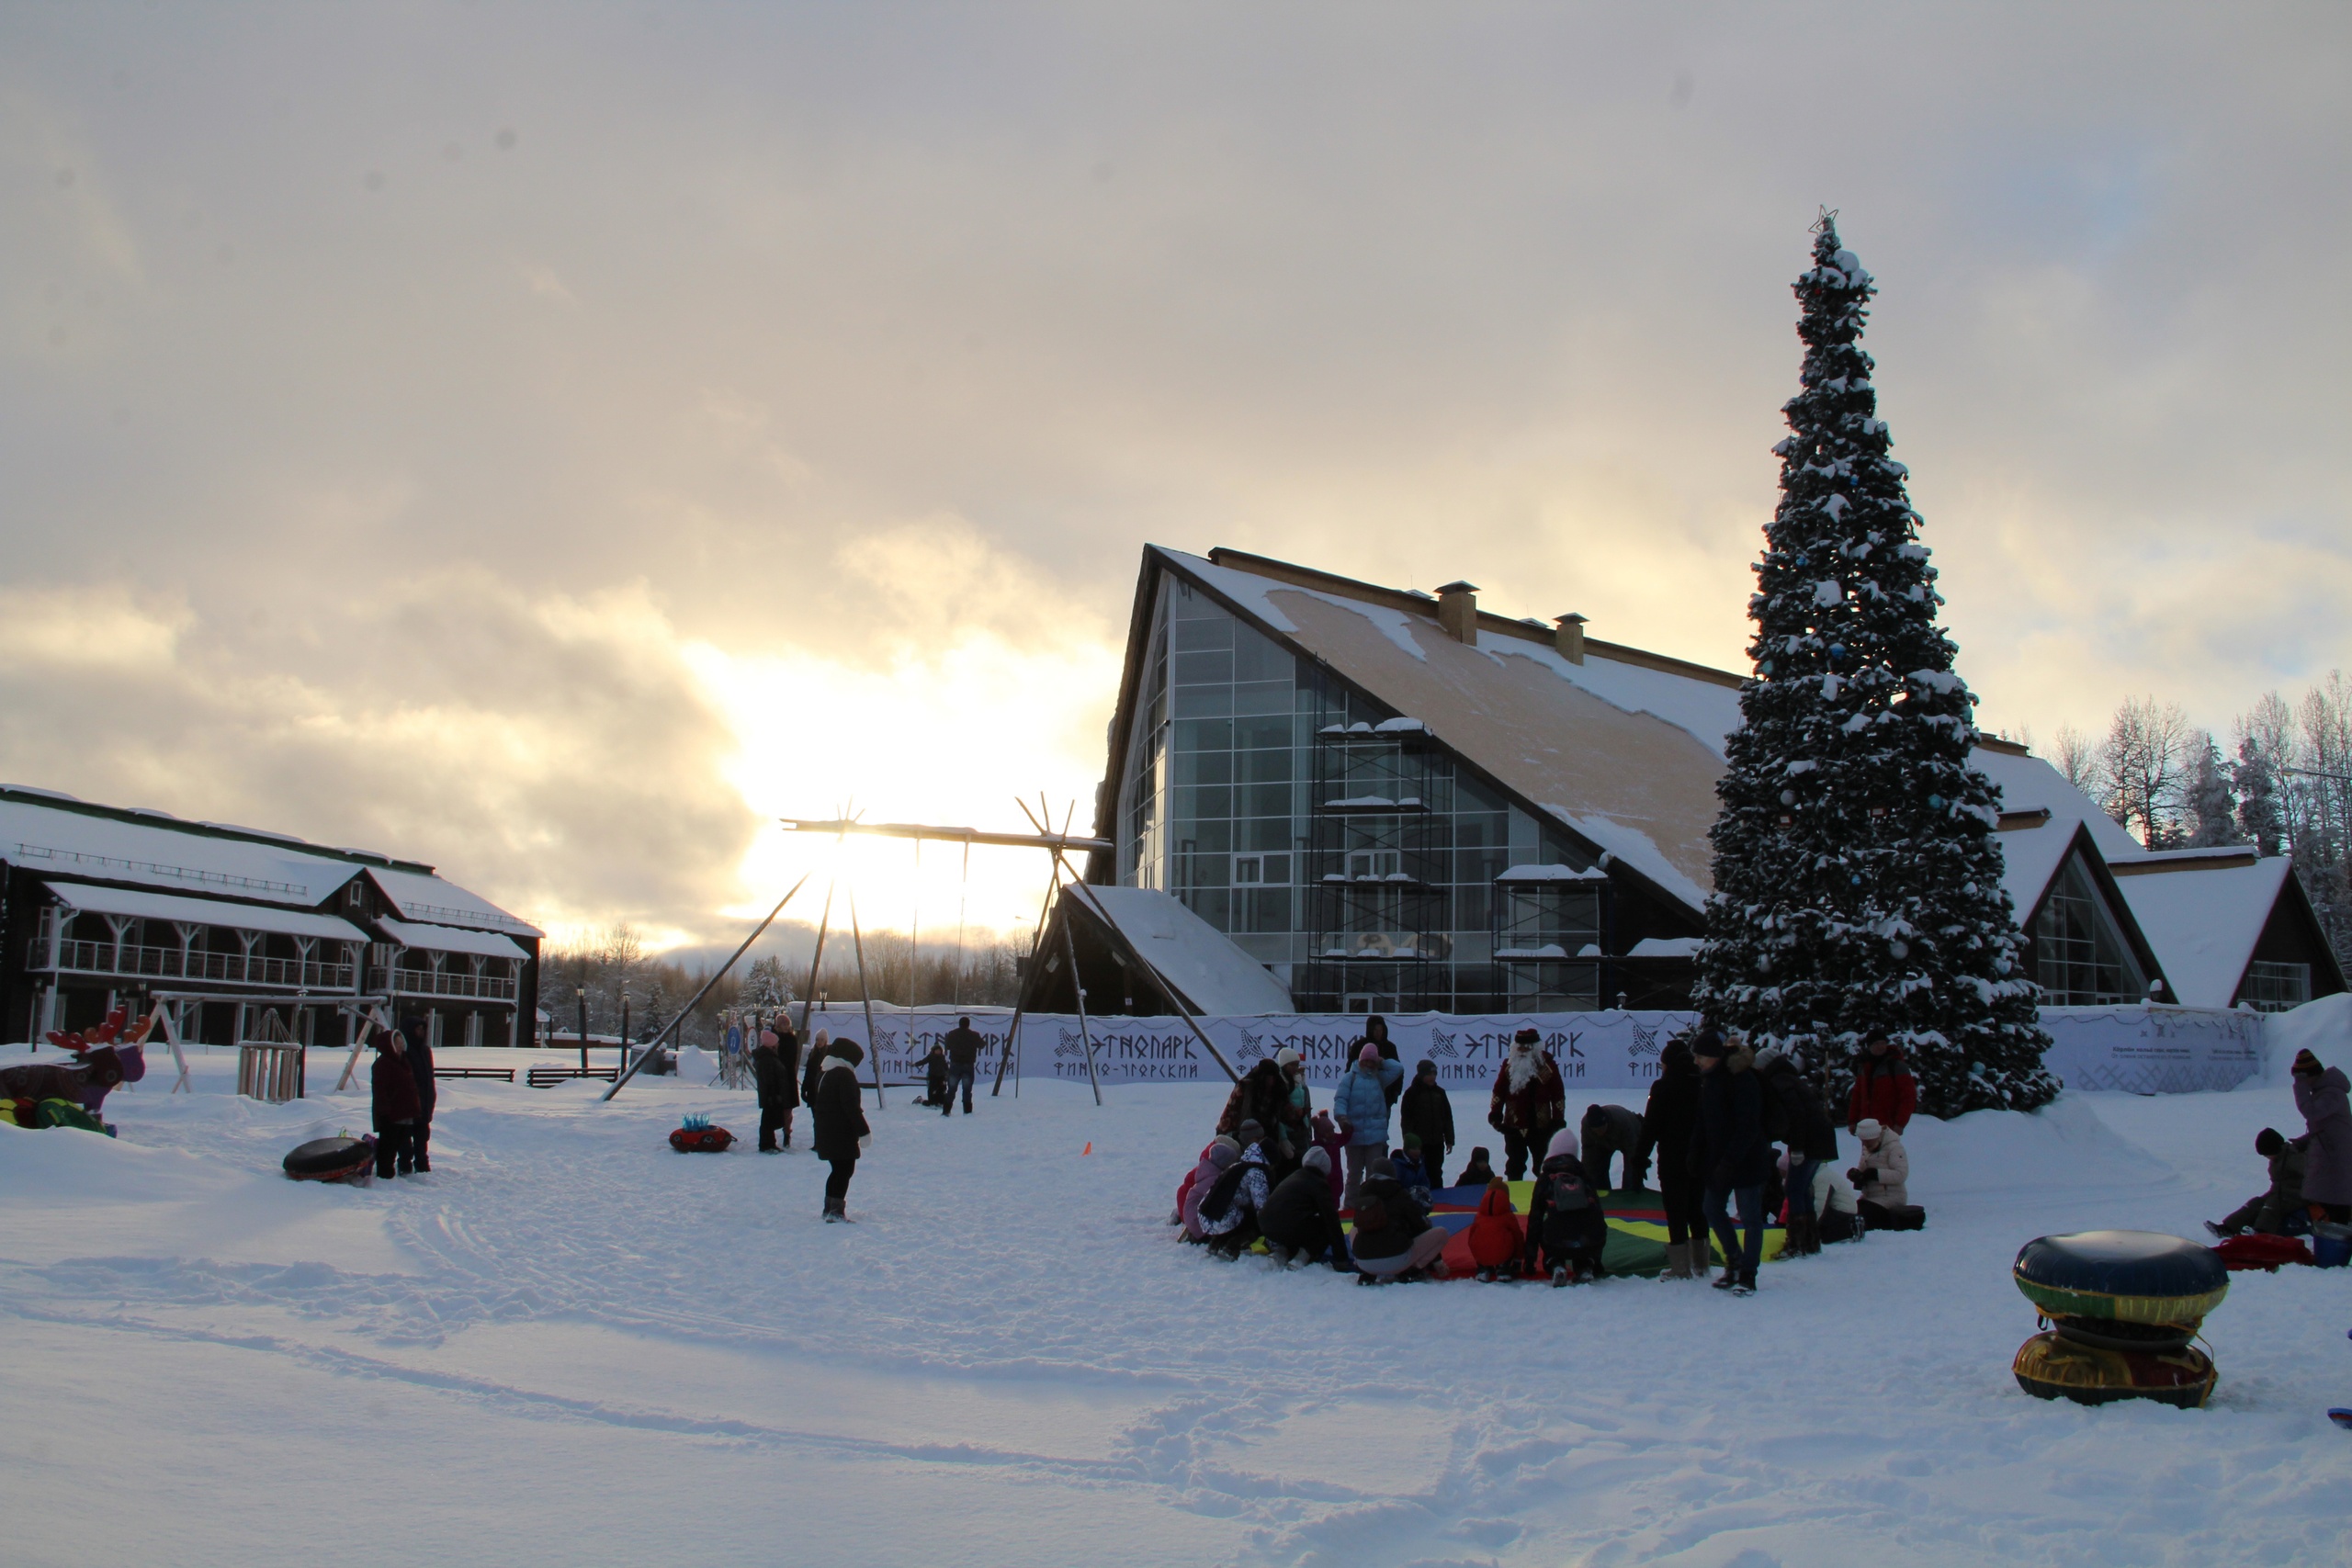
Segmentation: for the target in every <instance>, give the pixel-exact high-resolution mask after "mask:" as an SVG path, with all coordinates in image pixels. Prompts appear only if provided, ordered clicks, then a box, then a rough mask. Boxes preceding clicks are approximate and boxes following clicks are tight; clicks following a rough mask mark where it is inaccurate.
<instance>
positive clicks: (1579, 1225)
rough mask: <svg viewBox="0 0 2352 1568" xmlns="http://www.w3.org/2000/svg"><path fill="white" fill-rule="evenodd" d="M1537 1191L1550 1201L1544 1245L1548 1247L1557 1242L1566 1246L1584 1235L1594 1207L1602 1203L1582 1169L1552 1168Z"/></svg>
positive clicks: (1545, 1218) (1546, 1214) (1548, 1202)
mask: <svg viewBox="0 0 2352 1568" xmlns="http://www.w3.org/2000/svg"><path fill="white" fill-rule="evenodd" d="M1537 1192H1538V1194H1539V1196H1541V1197H1542V1198H1543V1200H1544V1203H1545V1205H1546V1206H1545V1209H1544V1247H1546V1248H1547V1249H1548V1248H1549V1247H1552V1246H1554V1245H1555V1243H1556V1244H1558V1245H1560V1246H1562V1247H1566V1246H1567V1245H1569V1244H1570V1243H1573V1242H1575V1241H1577V1240H1578V1239H1580V1238H1581V1237H1582V1236H1583V1235H1584V1234H1585V1232H1586V1230H1587V1228H1588V1224H1589V1213H1590V1211H1592V1210H1594V1209H1596V1208H1598V1207H1599V1206H1600V1201H1599V1200H1598V1199H1596V1198H1594V1197H1593V1195H1592V1188H1591V1187H1590V1185H1589V1184H1588V1183H1587V1182H1586V1180H1585V1179H1584V1173H1583V1172H1582V1171H1580V1170H1575V1169H1569V1170H1555V1171H1554V1172H1552V1173H1551V1174H1550V1175H1548V1176H1546V1177H1544V1179H1543V1185H1542V1186H1541V1187H1540V1188H1538V1189H1537Z"/></svg>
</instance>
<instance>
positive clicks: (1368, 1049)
mask: <svg viewBox="0 0 2352 1568" xmlns="http://www.w3.org/2000/svg"><path fill="white" fill-rule="evenodd" d="M1356 1060H1357V1061H1359V1062H1362V1063H1364V1064H1365V1065H1367V1066H1375V1067H1376V1066H1379V1065H1380V1047H1379V1046H1377V1045H1374V1043H1372V1042H1371V1041H1369V1040H1367V1041H1365V1042H1364V1043H1363V1050H1361V1051H1359V1052H1357V1053H1356Z"/></svg>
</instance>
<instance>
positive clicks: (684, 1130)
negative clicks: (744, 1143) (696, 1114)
mask: <svg viewBox="0 0 2352 1568" xmlns="http://www.w3.org/2000/svg"><path fill="white" fill-rule="evenodd" d="M734 1141H735V1134H732V1133H730V1132H729V1131H728V1130H727V1129H726V1128H724V1127H681V1128H679V1129H678V1130H677V1131H676V1132H674V1133H673V1134H670V1146H671V1147H672V1148H673V1149H675V1150H677V1151H678V1152H679V1153H680V1154H682V1155H723V1154H725V1153H726V1152H727V1145H729V1144H731V1143H733V1142H734Z"/></svg>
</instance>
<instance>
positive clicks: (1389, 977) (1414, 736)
mask: <svg viewBox="0 0 2352 1568" xmlns="http://www.w3.org/2000/svg"><path fill="white" fill-rule="evenodd" d="M1405 717H1406V716H1400V715H1398V714H1397V713H1395V712H1393V711H1391V710H1389V709H1386V708H1384V707H1381V706H1379V705H1376V704H1373V703H1369V702H1367V701H1366V700H1365V699H1363V698H1362V697H1360V696H1357V695H1355V694H1352V693H1351V692H1349V691H1348V690H1346V689H1345V688H1344V687H1341V686H1340V685H1339V684H1338V683H1337V682H1333V681H1331V680H1330V679H1329V677H1328V676H1326V675H1325V674H1324V673H1323V672H1322V671H1320V670H1319V669H1318V668H1317V666H1316V665H1315V664H1314V663H1312V662H1311V661H1309V660H1302V659H1298V658H1295V656H1293V655H1292V654H1291V653H1289V652H1288V651H1287V650H1285V649H1283V647H1282V646H1281V645H1280V644H1277V643H1275V642H1273V641H1272V639H1270V638H1268V637H1264V636H1262V635H1261V634H1260V633H1259V632H1257V631H1256V630H1255V629H1253V628H1252V627H1250V626H1247V625H1245V624H1243V623H1242V622H1241V621H1239V620H1238V619H1237V618H1236V617H1234V616H1233V615H1229V614H1227V612H1226V611H1225V610H1224V609H1223V608H1221V607H1220V606H1218V605H1217V604H1216V603H1215V602H1214V601H1212V600H1211V599H1209V598H1208V597H1207V596H1206V595H1205V594H1204V593H1201V592H1197V591H1195V590H1194V589H1193V587H1192V585H1191V584H1189V583H1187V582H1185V581H1182V580H1181V579H1179V578H1176V577H1174V576H1172V575H1171V576H1167V577H1163V578H1162V580H1161V586H1160V589H1159V599H1158V602H1157V603H1156V604H1154V606H1153V612H1152V622H1151V629H1150V633H1149V635H1148V639H1147V643H1146V652H1145V655H1144V668H1143V671H1141V675H1140V681H1139V684H1138V688H1137V695H1136V723H1135V725H1134V727H1133V728H1132V730H1131V732H1130V737H1129V740H1128V746H1127V756H1126V760H1125V774H1124V778H1123V781H1122V784H1121V789H1120V799H1119V803H1118V828H1117V832H1118V838H1119V853H1118V866H1119V875H1120V879H1121V880H1122V881H1123V882H1125V883H1127V884H1129V885H1131V886H1140V887H1157V888H1160V889H1162V890H1163V891H1166V892H1168V893H1170V894H1173V895H1174V896H1175V897H1179V898H1182V900H1183V901H1184V903H1185V904H1186V905H1187V906H1188V907H1189V908H1191V909H1192V910H1193V912H1194V913H1195V914H1197V915H1199V916H1200V917H1201V918H1202V919H1204V920H1206V921H1207V922H1208V923H1209V924H1211V925H1212V926H1215V927H1216V929H1217V930H1219V931H1224V932H1226V933H1227V934H1228V935H1229V936H1231V937H1232V938H1233V940H1234V942H1235V943H1236V944H1237V945H1238V946H1239V947H1240V948H1242V950H1243V951H1245V952H1247V953H1250V955H1251V956H1252V957H1254V958H1256V959H1257V960H1258V961H1259V962H1261V963H1262V964H1266V965H1268V966H1269V967H1270V968H1272V970H1273V971H1274V973H1275V975H1276V976H1277V977H1279V978H1280V979H1282V980H1283V983H1285V984H1286V985H1288V986H1290V987H1291V988H1292V992H1293V997H1294V999H1295V1003H1296V1005H1297V1006H1298V1007H1299V1008H1300V1009H1301V1010H1315V1011H1325V1010H1329V1011H1343V1010H1355V1011H1359V1012H1362V1011H1387V1010H1420V1009H1436V1010H1450V1011H1486V1010H1495V1009H1498V1008H1501V1007H1503V1006H1505V1005H1510V1006H1513V1007H1517V1008H1526V1007H1528V1006H1530V1005H1531V1004H1532V1005H1539V1006H1543V1007H1545V1008H1555V1007H1565V1006H1589V1005H1593V1001H1592V998H1593V996H1594V995H1595V993H1596V992H1597V989H1598V970H1597V968H1596V969H1595V970H1593V972H1592V973H1591V974H1590V975H1587V974H1586V973H1585V972H1584V971H1583V969H1582V968H1581V967H1576V968H1575V969H1574V973H1573V974H1571V972H1570V971H1569V970H1562V969H1553V970H1547V971H1546V972H1544V974H1542V975H1541V976H1531V977H1530V978H1531V979H1532V980H1533V981H1534V984H1532V986H1531V985H1527V984H1520V983H1513V982H1510V980H1508V979H1507V977H1506V971H1507V970H1508V968H1509V965H1508V964H1501V965H1498V964H1497V962H1496V960H1495V958H1494V948H1495V937H1494V922H1495V919H1496V918H1497V911H1498V902H1497V893H1496V887H1495V878H1496V877H1497V876H1498V875H1500V874H1501V873H1502V872H1503V871H1505V870H1506V869H1508V868H1509V867H1510V866H1514V865H1527V864H1531V863H1555V864H1562V865H1569V866H1575V867H1577V868H1579V869H1581V868H1582V867H1584V866H1585V865H1588V864H1589V862H1587V861H1585V860H1584V859H1582V858H1581V856H1580V855H1579V854H1578V853H1577V852H1576V851H1574V850H1573V849H1572V847H1571V846H1570V845H1569V844H1568V843H1567V841H1566V839H1565V838H1564V837H1562V836H1561V835H1560V834H1558V833H1557V832H1556V831H1550V832H1547V831H1546V830H1545V829H1544V827H1543V825H1542V824H1540V823H1539V822H1537V821H1536V819H1535V818H1532V817H1531V816H1530V815H1529V814H1527V813H1526V812H1524V811H1521V810H1518V809H1516V808H1514V807H1511V806H1510V804H1509V803H1508V802H1507V801H1505V800H1503V799H1501V798H1500V797H1499V796H1498V795H1495V794H1494V793H1493V792H1492V791H1490V790H1488V789H1487V788H1486V787H1485V786H1483V785H1482V784H1479V783H1478V781H1477V780H1476V779H1475V778H1474V777H1471V776H1468V775H1467V774H1466V773H1464V772H1463V771H1462V770H1461V769H1460V768H1459V767H1458V765H1457V763H1456V761H1455V759H1454V757H1453V754H1452V753H1451V752H1449V751H1447V750H1445V749H1444V748H1443V747H1442V746H1441V745H1439V744H1438V743H1437V742H1436V741H1435V740H1434V739H1432V738H1430V736H1429V735H1428V734H1427V733H1426V732H1425V731H1421V730H1419V727H1418V726H1414V725H1411V724H1409V723H1391V721H1397V720H1400V719H1403V718H1405ZM1384 725H1386V726H1388V728H1385V729H1383V728H1381V727H1382V726H1384ZM1600 904H1601V905H1602V906H1603V907H1604V908H1605V905H1606V893H1605V886H1604V888H1603V891H1602V893H1601V894H1600ZM1589 919H1590V923H1591V925H1592V927H1593V929H1594V930H1595V931H1596V932H1597V931H1599V929H1600V923H1601V921H1602V920H1603V919H1605V916H1604V915H1600V914H1594V915H1592V916H1590V917H1589ZM1580 929H1581V928H1580ZM1506 998H1510V999H1509V1001H1508V1003H1507V1001H1506Z"/></svg>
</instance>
